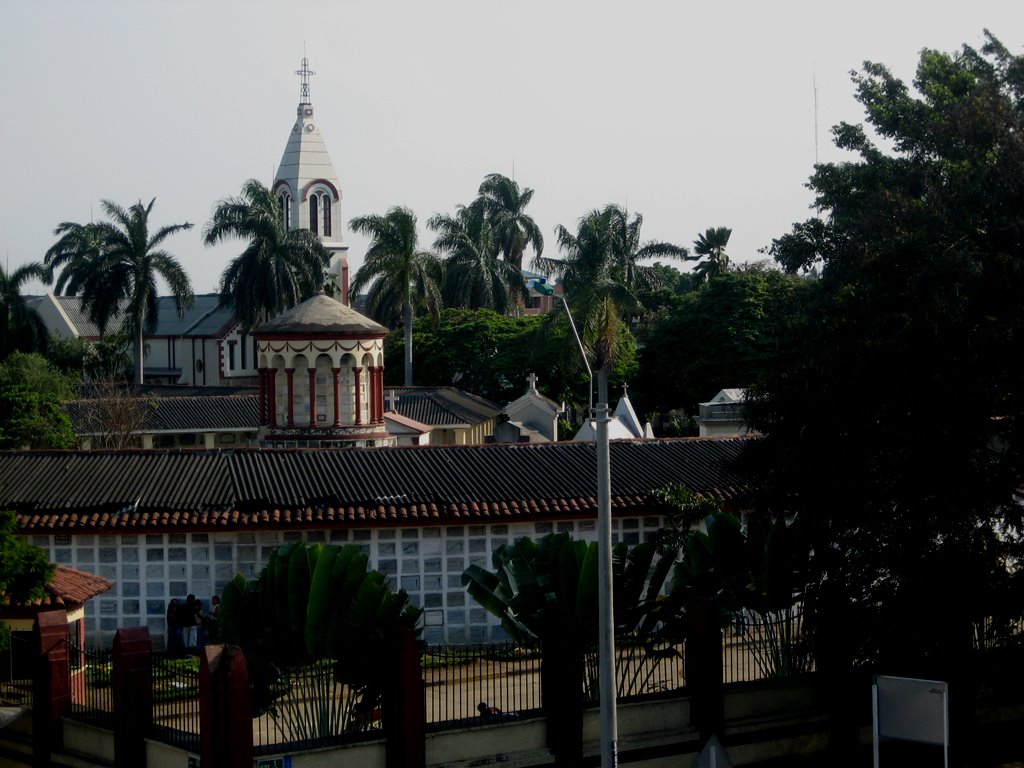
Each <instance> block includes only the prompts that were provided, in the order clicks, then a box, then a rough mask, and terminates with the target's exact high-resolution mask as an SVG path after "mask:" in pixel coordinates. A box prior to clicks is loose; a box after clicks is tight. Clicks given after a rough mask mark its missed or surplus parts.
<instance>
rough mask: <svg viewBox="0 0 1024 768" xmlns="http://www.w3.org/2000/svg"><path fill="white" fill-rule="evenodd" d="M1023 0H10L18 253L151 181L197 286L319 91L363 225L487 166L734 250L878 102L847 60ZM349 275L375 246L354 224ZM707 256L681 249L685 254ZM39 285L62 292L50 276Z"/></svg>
mask: <svg viewBox="0 0 1024 768" xmlns="http://www.w3.org/2000/svg"><path fill="white" fill-rule="evenodd" d="M1022 22H1024V4H1020V3H1015V2H1008V1H1007V0H998V2H992V1H990V0H973V1H972V2H962V1H960V2H948V1H947V0H937V1H934V2H920V1H918V0H913V1H908V2H902V1H901V2H894V1H893V0H889V1H888V2H876V0H866V1H865V2H859V3H849V2H845V3H836V2H829V1H827V0H819V1H818V2H775V3H766V2H763V0H762V1H761V2H717V3H711V2H702V3H696V2H689V1H688V0H674V1H671V2H669V1H667V0H665V1H662V0H633V2H617V3H612V2H605V0H588V1H587V2H578V1H577V0H565V1H558V2H556V1H554V0H517V1H516V2H502V3H497V2H492V1H491V0H457V1H456V0H431V2H423V1H422V0H393V1H392V2H377V1H375V0H333V1H332V2H326V1H324V2H321V0H306V2H303V3H294V2H285V0H275V1H274V2H270V0H246V1H245V2H235V1H233V0H218V2H211V1H209V0H203V1H199V0H174V1H171V0H159V1H158V0H89V1H88V2H81V1H80V0H65V1H64V2H56V1H52V0H2V1H0V105H2V111H0V169H2V172H3V175H4V178H5V183H4V184H3V185H0V256H2V257H4V258H5V264H6V265H7V267H8V268H9V269H14V268H16V267H17V266H19V265H21V264H24V263H28V262H32V261H40V260H42V257H43V255H44V253H45V252H46V249H47V248H48V247H49V246H50V245H52V244H53V242H54V240H55V238H54V236H53V229H54V228H55V227H56V226H57V225H58V224H59V223H60V222H63V221H76V222H87V221H89V220H90V219H94V220H99V219H100V218H101V217H102V213H101V209H100V201H102V200H104V199H108V200H112V201H114V202H116V203H118V204H121V205H124V206H128V205H131V204H132V203H134V202H136V201H138V200H140V199H141V200H143V201H145V202H147V203H148V202H149V200H150V199H152V198H154V197H155V198H156V205H155V207H154V210H153V214H152V219H153V222H154V223H155V224H156V225H164V224H170V223H179V222H192V223H193V224H195V228H194V229H193V230H192V231H190V232H185V233H181V234H178V235H175V236H174V237H172V238H171V239H169V240H168V241H167V243H166V245H167V248H168V250H170V251H171V252H172V253H173V254H174V255H175V256H176V257H177V258H178V259H179V261H180V262H181V263H182V265H183V266H184V268H185V269H186V271H187V272H188V273H189V276H190V277H191V279H192V284H193V288H194V290H195V291H196V292H197V293H208V292H213V291H215V290H216V287H217V283H218V280H219V277H220V273H221V271H222V270H223V269H224V267H225V265H226V264H227V262H228V260H229V259H231V258H232V257H233V256H235V255H237V254H238V253H239V252H240V251H241V250H242V247H243V246H242V244H241V243H238V242H233V243H226V244H223V245H219V246H217V247H214V248H207V247H205V246H204V245H203V244H202V236H201V230H202V226H203V224H204V223H205V222H206V221H207V220H208V219H209V217H210V212H211V209H212V208H213V206H214V204H215V203H216V202H217V201H218V200H220V199H223V198H225V197H227V196H230V195H234V194H237V193H238V192H239V190H240V188H241V185H242V183H243V182H244V181H245V180H246V179H248V178H258V179H260V180H261V181H263V182H265V183H269V182H270V181H271V180H272V178H273V174H274V172H275V171H276V168H277V164H278V163H279V162H280V159H281V155H282V153H283V151H284V147H285V143H286V141H287V139H288V136H289V133H290V131H291V128H292V125H293V123H294V121H295V108H296V106H297V104H298V99H299V78H298V77H297V76H296V75H295V74H294V72H295V70H296V69H298V68H299V65H300V63H301V59H302V57H303V55H304V53H305V55H306V56H308V58H309V62H310V67H311V68H312V69H313V70H314V71H315V72H316V73H317V74H316V75H315V76H313V77H312V78H311V84H310V92H311V96H312V102H313V105H314V107H315V109H316V113H317V123H318V125H319V127H320V130H321V134H322V135H323V137H324V140H325V142H326V144H327V148H328V151H329V152H330V155H331V159H332V160H333V163H334V168H335V171H336V172H337V174H338V178H339V180H340V183H341V189H342V195H343V201H342V219H343V221H344V222H345V223H346V225H347V222H348V220H349V219H351V218H352V217H354V216H359V215H364V214H369V213H383V212H385V211H386V210H387V209H388V208H390V207H391V206H394V205H404V206H408V207H409V208H411V209H412V210H413V211H414V212H415V213H416V215H417V216H418V218H419V221H420V224H421V233H420V238H421V244H422V245H423V246H424V247H429V246H430V245H431V243H432V240H433V237H432V234H431V233H430V232H429V231H427V230H426V227H425V226H424V224H425V221H426V220H427V218H429V217H430V216H431V215H433V214H434V213H438V212H444V213H452V212H454V210H455V206H456V205H457V204H459V203H463V204H466V203H469V202H470V201H471V200H472V199H473V197H474V196H475V194H476V190H477V187H478V186H479V184H480V181H481V180H482V179H483V177H484V176H485V175H486V174H488V173H492V172H497V173H503V174H505V175H508V176H512V177H514V178H515V179H516V181H518V182H519V183H520V185H522V186H526V187H531V188H533V189H534V190H535V194H534V199H533V202H532V204H531V206H530V208H529V212H530V214H531V215H532V216H533V218H534V219H535V221H536V222H537V223H538V225H539V226H540V227H541V230H542V232H543V233H544V236H545V240H546V247H545V255H547V256H557V246H556V242H555V235H554V228H555V226H556V225H558V224H563V225H565V226H567V227H569V228H570V229H572V228H573V227H574V225H575V222H576V221H577V220H578V219H579V218H580V217H581V216H582V215H583V214H585V213H586V212H587V211H588V210H590V209H593V208H598V207H602V206H604V205H605V204H607V203H610V202H614V203H618V204H620V205H625V206H627V207H628V208H629V210H630V211H632V212H637V213H641V214H643V216H644V225H643V230H642V233H643V237H644V239H651V240H663V241H668V242H673V243H676V244H680V245H686V246H689V245H691V244H692V242H693V240H694V239H695V238H696V237H697V235H698V234H699V233H701V232H703V231H704V230H705V229H707V228H708V227H717V226H728V227H731V228H732V230H733V235H732V239H731V241H730V245H729V253H730V255H731V257H732V258H733V260H734V261H746V260H752V259H758V258H764V256H763V255H762V254H760V253H759V250H760V249H762V248H764V247H766V246H768V245H769V244H770V243H771V241H772V239H773V238H775V237H779V236H780V235H782V234H784V233H785V232H787V231H788V230H789V228H790V226H791V225H792V223H793V222H796V221H801V220H803V219H805V218H807V217H808V216H809V215H810V211H809V206H810V203H811V193H810V192H809V191H808V190H807V189H806V186H805V185H806V182H807V179H808V177H809V176H810V174H811V172H812V170H813V165H814V162H815V158H816V157H817V158H818V159H820V161H822V162H828V161H835V160H841V159H843V155H842V154H841V153H839V152H838V150H836V149H835V148H834V147H833V146H832V144H831V141H830V132H829V129H830V127H831V126H832V125H834V124H836V123H838V122H839V121H841V120H845V121H849V122H861V121H862V117H863V114H862V111H861V109H860V108H859V105H858V104H857V103H856V101H855V100H854V98H853V86H852V84H851V82H850V71H851V70H854V69H858V68H859V67H860V66H861V64H862V63H863V62H864V61H865V60H870V61H876V62H879V63H883V64H886V65H887V66H889V67H890V69H891V70H892V71H893V72H894V73H895V74H896V75H898V76H900V77H902V78H904V79H907V80H909V79H911V78H912V77H913V73H914V67H915V65H916V62H917V58H918V54H919V52H920V51H921V49H923V48H932V49H938V50H942V51H954V50H957V49H958V48H959V47H960V46H961V45H962V44H964V43H967V44H970V45H972V46H976V47H977V46H980V45H981V44H982V42H983V30H984V29H986V28H987V29H989V30H991V31H992V32H993V33H994V34H995V35H996V37H998V38H1000V39H1001V40H1002V42H1003V43H1004V44H1005V45H1006V46H1007V47H1008V48H1009V49H1010V50H1011V52H1013V53H1016V54H1020V53H1022V52H1024V51H1022V44H1024V32H1022V31H1021V30H1022V29H1024V23H1022ZM345 239H346V241H347V242H348V243H349V246H350V249H349V261H350V266H351V268H352V271H353V274H354V272H355V270H357V269H358V268H359V266H360V265H361V264H362V256H363V253H364V252H365V249H366V246H367V241H366V240H365V239H364V238H362V237H359V236H356V235H353V234H351V233H349V232H346V235H345ZM689 266H690V265H687V266H686V267H684V268H689ZM29 290H31V291H35V292H39V291H42V290H45V289H44V288H43V286H41V285H39V284H33V285H31V286H29Z"/></svg>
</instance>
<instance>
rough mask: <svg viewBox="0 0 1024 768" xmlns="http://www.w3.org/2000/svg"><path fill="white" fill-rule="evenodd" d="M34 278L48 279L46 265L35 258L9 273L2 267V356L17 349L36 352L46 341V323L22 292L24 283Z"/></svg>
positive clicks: (0, 349) (0, 273) (0, 325)
mask: <svg viewBox="0 0 1024 768" xmlns="http://www.w3.org/2000/svg"><path fill="white" fill-rule="evenodd" d="M32 278H38V279H40V280H45V278H46V268H45V267H43V265H42V264H39V263H37V262H34V263H32V264H23V265H22V266H20V267H18V268H17V269H15V270H14V271H13V272H10V273H8V272H7V271H6V270H5V269H4V268H3V267H0V304H2V306H0V357H3V358H6V357H7V356H8V355H9V354H11V352H13V351H14V350H20V351H22V352H34V351H36V350H38V349H40V348H41V347H42V346H44V344H45V341H46V324H45V323H43V319H42V318H41V317H40V316H39V313H38V312H36V310H35V309H34V308H33V307H30V306H29V305H28V304H27V303H26V302H25V297H24V296H22V295H21V288H22V286H23V285H24V284H25V282H26V281H28V280H31V279H32Z"/></svg>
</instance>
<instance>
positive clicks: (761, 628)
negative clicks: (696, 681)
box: [722, 611, 814, 684]
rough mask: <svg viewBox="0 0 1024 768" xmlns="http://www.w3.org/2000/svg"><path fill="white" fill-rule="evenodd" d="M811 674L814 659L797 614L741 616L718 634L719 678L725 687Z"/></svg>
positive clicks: (786, 612)
mask: <svg viewBox="0 0 1024 768" xmlns="http://www.w3.org/2000/svg"><path fill="white" fill-rule="evenodd" d="M813 670H814V659H813V656H812V655H811V649H810V646H809V644H808V642H807V635H806V634H805V632H804V622H803V614H802V613H801V612H799V611H785V612H781V613H779V614H775V615H771V616H768V617H764V616H759V615H758V614H754V613H746V612H744V613H742V614H739V615H737V616H736V617H734V621H733V623H732V624H731V625H730V626H728V627H727V628H726V629H725V630H724V631H723V633H722V677H723V680H724V682H725V683H727V684H728V683H746V682H751V681H754V680H764V679H768V678H778V677H792V676H794V675H800V674H803V673H805V672H812V671H813Z"/></svg>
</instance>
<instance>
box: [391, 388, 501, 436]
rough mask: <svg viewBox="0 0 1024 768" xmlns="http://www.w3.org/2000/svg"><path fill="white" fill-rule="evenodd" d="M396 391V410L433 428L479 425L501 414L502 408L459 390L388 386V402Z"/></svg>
mask: <svg viewBox="0 0 1024 768" xmlns="http://www.w3.org/2000/svg"><path fill="white" fill-rule="evenodd" d="M391 390H394V392H395V394H396V395H397V396H398V402H397V403H396V404H395V410H396V411H398V412H399V413H400V414H402V415H403V416H405V417H407V418H410V419H415V420H416V421H419V422H421V423H423V424H429V425H430V426H432V427H444V426H457V425H459V424H479V423H480V422H482V421H487V420H488V419H493V418H494V417H495V416H497V415H498V414H499V413H501V406H499V405H497V404H496V403H492V402H491V401H490V400H485V399H484V398H482V397H478V396H477V395H473V394H470V393H469V392H464V391H462V390H461V389H456V388H455V387H385V388H384V395H385V398H384V402H385V404H387V402H388V400H387V395H388V393H389V392H390V391H391Z"/></svg>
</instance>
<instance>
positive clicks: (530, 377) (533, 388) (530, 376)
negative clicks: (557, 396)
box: [526, 373, 537, 392]
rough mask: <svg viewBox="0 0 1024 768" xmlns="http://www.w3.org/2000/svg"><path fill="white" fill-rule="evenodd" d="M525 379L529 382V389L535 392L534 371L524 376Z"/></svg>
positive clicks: (535, 375)
mask: <svg viewBox="0 0 1024 768" xmlns="http://www.w3.org/2000/svg"><path fill="white" fill-rule="evenodd" d="M526 380H527V381H528V382H530V391H531V392H536V391H537V374H536V373H531V374H530V375H529V376H527V377H526Z"/></svg>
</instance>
